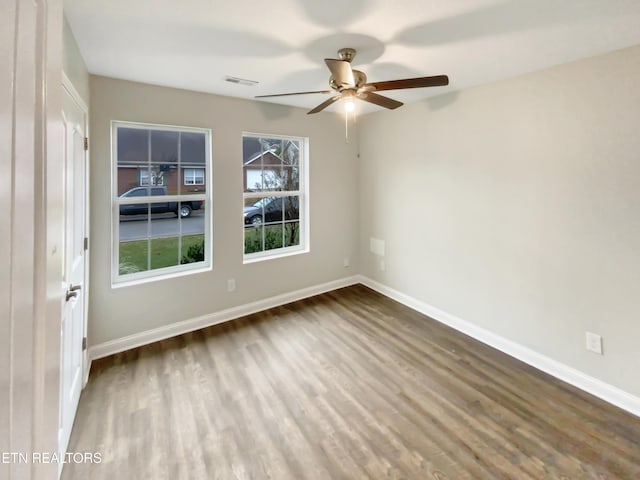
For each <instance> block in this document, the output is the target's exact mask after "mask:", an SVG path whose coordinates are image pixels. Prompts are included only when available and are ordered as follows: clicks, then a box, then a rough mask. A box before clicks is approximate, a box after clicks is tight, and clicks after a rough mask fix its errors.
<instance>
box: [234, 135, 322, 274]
mask: <svg viewBox="0 0 640 480" xmlns="http://www.w3.org/2000/svg"><path fill="white" fill-rule="evenodd" d="M245 137H261V138H276V139H277V138H279V139H283V140H294V141H297V142H299V144H300V157H299V159H298V167H299V169H300V172H299V184H298V190H285V191H272V190H264V191H259V192H244V187H243V195H242V201H243V207H244V205H245V203H246V200H247V199H255V200H256V201H257V200H259V199H261V198H265V197H290V196H297V197H298V198H299V215H300V218H299V223H300V227H299V228H300V244H299V245H294V246H290V247H280V248H274V249H272V250H264V251H261V252H254V253H244V232H245V225H244V220H243V223H242V228H243V230H242V255H243V263H245V264H246V263H254V262H261V261H264V260H271V259H275V258H282V257H288V256H291V255H299V254H302V253H308V252H309V250H310V235H309V137H298V136H294V135H277V134H271V133H254V132H242V138H245ZM242 170H243V171H242V175H243V176H244V168H243V169H242ZM243 184H244V182H243ZM247 228H251V227H247Z"/></svg>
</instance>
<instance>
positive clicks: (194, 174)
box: [184, 168, 204, 185]
mask: <svg viewBox="0 0 640 480" xmlns="http://www.w3.org/2000/svg"><path fill="white" fill-rule="evenodd" d="M184 184H185V185H204V168H185V169H184Z"/></svg>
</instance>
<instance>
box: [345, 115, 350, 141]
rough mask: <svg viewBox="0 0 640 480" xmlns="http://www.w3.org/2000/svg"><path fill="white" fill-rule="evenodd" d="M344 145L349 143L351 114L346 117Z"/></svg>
mask: <svg viewBox="0 0 640 480" xmlns="http://www.w3.org/2000/svg"><path fill="white" fill-rule="evenodd" d="M344 143H349V112H345V116H344Z"/></svg>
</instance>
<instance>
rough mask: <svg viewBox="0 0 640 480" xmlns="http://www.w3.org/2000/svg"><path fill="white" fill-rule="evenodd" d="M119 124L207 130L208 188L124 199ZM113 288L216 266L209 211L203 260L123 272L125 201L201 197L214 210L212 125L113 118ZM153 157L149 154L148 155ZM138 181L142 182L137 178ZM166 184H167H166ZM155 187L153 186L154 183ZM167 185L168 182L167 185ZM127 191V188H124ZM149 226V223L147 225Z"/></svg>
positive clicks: (149, 201) (145, 128) (194, 130)
mask: <svg viewBox="0 0 640 480" xmlns="http://www.w3.org/2000/svg"><path fill="white" fill-rule="evenodd" d="M119 128H132V129H139V130H149V131H153V130H161V131H169V132H178V133H184V132H190V133H199V134H204V136H205V165H204V169H205V178H206V180H207V182H206V185H207V187H206V189H205V193H203V194H196V195H191V194H181V195H167V196H153V195H150V196H147V197H132V198H126V201H125V200H122V199H121V198H120V196H119V195H117V187H118V161H117V155H118V153H117V152H118V149H117V147H118V139H117V134H116V132H117V131H118V129H119ZM110 135H111V288H118V287H119V286H127V285H134V284H137V283H144V282H147V281H155V280H164V279H166V278H171V277H172V276H174V274H176V275H187V274H192V273H199V272H203V271H209V270H211V269H212V268H213V265H212V261H213V259H212V253H211V252H212V248H213V247H212V244H213V222H212V215H211V213H209V214H208V215H205V217H204V218H205V225H204V239H205V253H204V262H195V263H191V264H182V265H180V264H179V265H174V266H169V267H164V268H158V269H148V270H144V271H141V272H136V273H130V274H123V275H121V274H120V240H119V239H120V221H119V220H120V209H119V206H120V204H121V203H123V204H124V203H126V204H142V203H145V204H146V203H155V202H156V201H158V202H160V203H165V202H166V201H167V200H171V201H174V202H182V201H199V200H202V201H203V202H204V208H206V209H207V211H209V212H211V211H212V208H211V206H212V204H213V190H212V185H213V182H212V175H213V172H212V170H213V159H212V150H213V133H212V131H211V129H209V128H201V127H185V126H179V125H163V124H155V123H141V122H130V121H124V120H112V121H111V129H110ZM148 142H151V137H149V139H148ZM148 148H149V151H148V152H147V154H148V155H149V156H150V155H151V147H150V143H149V147H148ZM178 156H179V157H180V143H178ZM149 158H150V157H149ZM179 160H180V158H179ZM142 166H143V165H138V167H142ZM181 166H182V165H181V162H180V161H179V162H178V167H181ZM138 183H139V182H138ZM163 186H164V185H163ZM151 187H153V186H151ZM164 187H166V186H164ZM134 188H138V187H134ZM125 193H126V192H125ZM148 228H150V227H148ZM182 236H183V235H182V230H181V229H180V231H179V234H178V239H179V243H178V249H180V248H181V247H180V245H181V243H180V242H181V240H182ZM148 255H149V257H148V260H147V262H148V265H147V266H148V267H149V261H150V250H149V253H148Z"/></svg>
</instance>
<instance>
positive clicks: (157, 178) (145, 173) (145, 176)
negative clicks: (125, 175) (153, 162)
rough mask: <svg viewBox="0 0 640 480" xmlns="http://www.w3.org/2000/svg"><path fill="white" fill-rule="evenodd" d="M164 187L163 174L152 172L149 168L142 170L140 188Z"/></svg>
mask: <svg viewBox="0 0 640 480" xmlns="http://www.w3.org/2000/svg"><path fill="white" fill-rule="evenodd" d="M149 185H164V175H162V172H155V171H152V172H150V171H149V169H148V168H144V169H141V170H140V186H141V187H143V186H149Z"/></svg>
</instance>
